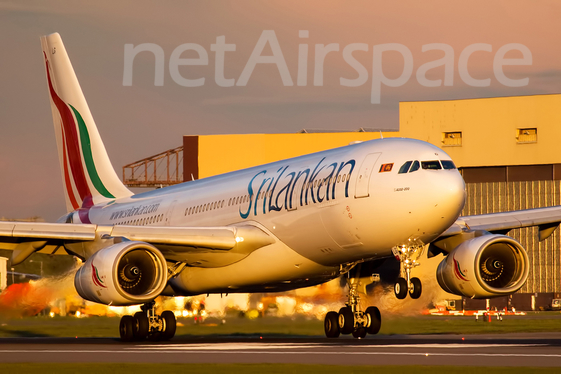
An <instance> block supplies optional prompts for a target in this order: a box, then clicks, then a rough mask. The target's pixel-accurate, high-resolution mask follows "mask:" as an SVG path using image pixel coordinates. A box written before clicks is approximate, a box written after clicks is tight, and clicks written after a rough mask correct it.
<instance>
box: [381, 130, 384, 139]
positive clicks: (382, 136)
mask: <svg viewBox="0 0 561 374" xmlns="http://www.w3.org/2000/svg"><path fill="white" fill-rule="evenodd" d="M380 139H384V134H382V130H380Z"/></svg>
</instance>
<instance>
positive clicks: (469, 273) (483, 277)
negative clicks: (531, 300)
mask: <svg viewBox="0 0 561 374" xmlns="http://www.w3.org/2000/svg"><path fill="white" fill-rule="evenodd" d="M528 270H529V266H528V255H527V254H526V251H525V250H524V248H523V247H522V245H521V244H520V243H518V242H517V241H516V240H514V239H513V238H511V237H509V236H505V235H495V234H488V235H483V236H479V237H476V238H473V239H470V240H467V241H465V242H463V243H461V244H460V245H458V246H457V247H456V248H455V249H454V250H453V251H452V252H450V253H449V254H448V256H447V257H446V258H445V259H444V260H442V262H441V263H440V265H438V269H437V271H436V277H437V279H438V283H439V284H440V287H442V289H444V290H445V291H447V292H450V293H453V294H456V295H461V296H466V297H470V298H474V299H483V298H489V297H496V296H504V295H510V294H512V293H514V292H516V291H518V290H519V289H520V288H521V287H522V286H523V285H524V283H525V282H526V279H527V278H528Z"/></svg>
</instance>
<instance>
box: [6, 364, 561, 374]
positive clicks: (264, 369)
mask: <svg viewBox="0 0 561 374" xmlns="http://www.w3.org/2000/svg"><path fill="white" fill-rule="evenodd" d="M483 370H484V371H485V374H522V373H523V374H526V373H558V372H559V368H535V367H532V368H528V367H485V368H482V367H477V366H474V367H456V366H333V365H298V364H274V365H273V364H116V363H111V364H97V363H95V364H93V363H92V364H0V371H2V372H5V373H23V374H26V373H29V374H36V373H57V374H66V373H84V374H89V373H92V374H93V373H95V374H97V373H100V372H103V373H119V374H128V373H131V374H133V373H134V374H137V373H144V372H154V373H158V374H167V373H179V372H189V373H193V374H198V373H232V374H236V373H240V374H253V373H255V374H262V373H271V374H277V373H279V374H281V373H318V372H319V373H322V374H331V373H345V374H354V373H356V374H360V373H374V372H375V373H376V374H402V373H407V374H434V373H447V374H456V373H461V374H480V373H481V372H482V371H483Z"/></svg>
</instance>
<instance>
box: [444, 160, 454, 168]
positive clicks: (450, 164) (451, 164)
mask: <svg viewBox="0 0 561 374" xmlns="http://www.w3.org/2000/svg"><path fill="white" fill-rule="evenodd" d="M440 162H441V163H442V167H443V168H444V169H445V170H452V169H455V168H456V165H454V162H453V161H451V160H440Z"/></svg>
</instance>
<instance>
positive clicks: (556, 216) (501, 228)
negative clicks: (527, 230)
mask: <svg viewBox="0 0 561 374" xmlns="http://www.w3.org/2000/svg"><path fill="white" fill-rule="evenodd" d="M560 223H561V206H555V207H549V208H536V209H527V210H516V211H512V212H502V213H490V214H481V215H475V216H463V217H460V218H458V219H457V220H456V222H455V223H454V224H453V225H452V226H450V228H449V229H448V230H446V231H445V232H444V233H442V235H441V236H440V237H446V236H452V235H457V234H460V233H461V232H462V230H465V229H471V230H485V231H489V232H495V233H507V232H508V231H510V230H512V229H518V228H523V227H533V226H537V227H538V228H539V239H540V241H541V240H544V239H546V238H547V237H549V236H550V235H551V234H552V233H553V231H555V229H556V228H557V227H558V226H559V224H560Z"/></svg>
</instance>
